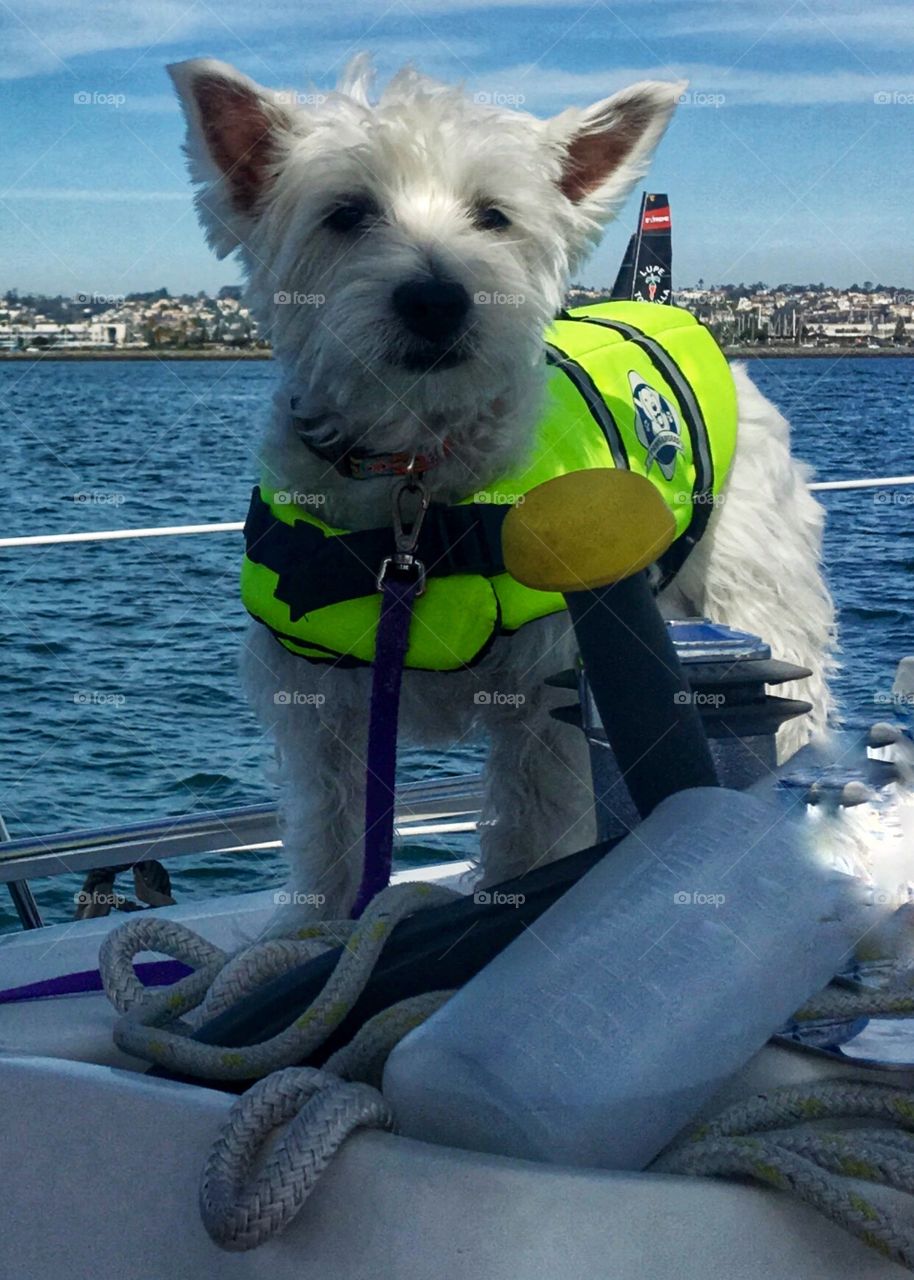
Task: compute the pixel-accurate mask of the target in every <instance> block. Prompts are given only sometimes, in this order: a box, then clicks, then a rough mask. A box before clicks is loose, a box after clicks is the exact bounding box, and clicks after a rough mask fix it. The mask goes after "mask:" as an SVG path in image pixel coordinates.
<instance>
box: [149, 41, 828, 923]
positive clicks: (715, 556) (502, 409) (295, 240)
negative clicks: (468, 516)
mask: <svg viewBox="0 0 914 1280" xmlns="http://www.w3.org/2000/svg"><path fill="white" fill-rule="evenodd" d="M171 72H172V76H173V78H174V81H175V83H176V86H177V89H178V92H179V94H180V97H181V99H182V102H183V104H184V108H185V113H186V116H187V121H188V143H187V152H188V156H189V159H190V168H191V176H192V178H193V180H194V181H195V182H197V183H198V184H199V190H198V195H197V203H198V210H199V214H200V218H201V221H202V224H203V226H204V228H205V230H206V232H207V235H208V238H209V240H210V243H211V244H212V245H213V247H214V249H215V250H216V251H217V253H218V254H219V255H220V256H223V255H225V254H227V253H230V252H232V251H233V250H237V251H238V253H239V255H240V258H241V261H242V263H243V267H244V271H245V274H246V277H247V280H248V297H249V300H250V303H251V305H252V307H253V309H254V310H255V312H256V314H257V316H258V318H259V321H260V324H261V326H262V329H263V331H264V332H265V333H267V334H269V336H270V338H271V340H272V344H273V348H274V351H275V354H276V357H277V360H278V362H279V366H280V371H281V385H280V388H279V390H278V392H277V394H276V397H275V402H274V408H273V413H272V419H271V423H270V427H269V430H268V433H267V438H266V442H265V446H264V451H263V455H262V456H263V467H264V478H265V479H266V480H267V481H268V482H269V483H270V484H271V485H272V486H273V487H274V488H280V489H287V490H290V491H293V492H297V493H307V494H309V495H317V497H316V499H315V500H317V501H319V502H320V503H321V506H320V508H319V510H320V514H321V517H322V518H323V519H325V520H327V521H328V522H329V523H331V524H334V525H337V526H339V527H343V528H350V529H358V528H370V527H373V526H376V525H378V524H380V523H383V522H389V520H390V500H391V486H392V484H393V483H394V481H392V480H388V479H373V480H368V481H361V480H351V479H345V478H343V477H341V476H340V475H339V474H337V472H336V471H334V470H333V468H331V467H330V466H329V465H328V464H327V463H325V462H324V461H322V460H320V459H319V458H318V457H316V456H315V455H314V454H313V453H311V452H310V451H309V450H307V449H306V448H304V447H303V445H302V443H301V441H300V440H299V438H298V436H297V434H296V432H295V430H294V429H293V425H292V420H291V414H290V408H289V405H290V399H291V397H292V396H293V395H294V396H295V397H297V410H296V412H297V413H298V414H299V415H300V416H306V417H313V418H314V419H315V420H317V421H319V422H321V423H323V424H325V428H326V431H327V434H328V438H329V437H331V436H332V437H334V438H341V439H343V440H345V441H346V442H347V443H349V444H353V445H354V444H358V445H359V446H360V447H361V448H363V449H367V450H370V451H372V452H388V451H391V452H393V451H409V452H418V453H425V452H429V451H430V450H433V449H434V448H435V447H436V446H438V445H440V442H441V440H442V439H443V438H444V437H445V436H447V438H448V440H449V442H450V450H449V453H448V455H447V457H446V458H445V459H444V460H443V461H442V462H441V464H440V465H439V466H438V467H436V468H435V469H434V470H433V471H431V472H430V473H429V474H428V477H427V481H428V484H429V487H430V489H431V492H432V497H433V499H437V500H442V501H452V500H455V499H457V498H460V497H464V496H466V495H467V494H468V493H472V492H475V491H477V490H480V489H485V488H486V487H487V486H488V485H490V484H491V483H492V482H493V481H495V480H496V479H497V478H498V477H499V476H500V475H502V474H504V473H505V471H506V470H507V469H508V467H510V466H511V465H513V464H515V463H517V462H518V461H520V460H521V459H522V458H523V457H524V456H525V453H526V452H527V450H528V449H529V447H530V442H531V437H532V431H533V427H534V425H535V423H536V421H537V417H538V414H539V412H540V404H541V400H542V396H543V391H544V378H545V372H544V363H543V358H542V333H543V330H544V328H545V327H546V326H547V324H548V322H549V321H550V319H551V318H552V316H553V315H554V314H555V313H556V312H557V310H558V309H559V308H560V306H561V304H562V299H563V296H564V293H565V290H566V288H567V285H568V281H569V279H570V276H571V273H572V272H573V271H574V270H575V268H576V267H577V266H578V265H579V264H580V262H581V261H582V260H583V258H584V257H585V256H586V254H587V252H588V251H589V250H590V249H591V248H592V246H593V245H594V244H595V242H596V241H597V239H598V237H599V235H600V233H601V231H602V229H603V227H604V226H605V224H606V223H607V222H608V221H609V220H610V219H611V217H612V216H613V214H614V213H615V211H616V210H617V209H618V207H619V205H620V204H621V203H622V201H623V200H624V199H625V197H626V196H627V195H628V193H629V191H630V190H631V188H632V186H633V185H634V184H635V183H636V182H637V181H638V179H639V178H640V177H641V176H642V175H643V173H644V172H645V170H646V168H647V164H648V161H649V158H650V155H651V153H652V151H653V149H654V147H655V145H656V143H657V142H658V141H659V139H660V137H661V136H662V134H663V131H664V129H665V127H666V125H667V123H668V120H669V118H670V116H671V114H672V112H673V109H674V106H675V103H676V100H677V97H678V95H679V94H680V92H681V90H682V87H683V86H682V85H674V84H663V83H655V82H646V83H643V84H639V85H635V86H633V87H632V88H631V89H628V90H626V91H625V92H623V93H621V94H617V95H616V96H615V97H612V98H609V99H606V100H604V101H602V102H598V103H597V104H595V105H594V106H593V107H591V108H589V109H587V110H584V111H582V110H577V109H571V110H568V111H566V112H563V113H562V114H561V115H559V116H558V117H556V118H554V119H552V120H546V121H541V120H538V119H536V118H534V117H533V116H530V115H527V114H524V113H521V112H509V111H502V110H498V109H495V108H492V107H490V106H483V105H480V104H478V103H476V102H474V101H471V100H469V99H468V98H467V97H466V96H464V95H463V93H462V92H461V91H460V90H458V89H454V88H451V87H448V86H444V85H439V84H436V83H434V82H432V81H430V80H427V79H425V78H423V77H422V76H420V75H418V74H417V73H416V72H414V71H412V70H405V71H403V72H401V73H400V74H399V75H397V76H396V77H395V78H394V79H393V80H392V81H391V82H390V84H389V85H388V86H387V87H386V89H385V90H384V91H383V93H382V94H381V96H380V98H379V100H378V101H377V102H376V103H375V104H372V102H371V98H370V90H371V86H370V67H369V64H368V62H367V60H366V59H364V58H359V59H357V60H356V61H355V62H354V63H353V64H352V65H351V67H350V68H349V70H348V71H347V73H346V75H345V76H344V79H343V82H342V83H341V85H340V86H339V88H338V90H337V91H336V92H334V93H331V94H328V95H327V96H326V97H323V98H322V97H321V96H320V95H313V96H312V100H305V101H304V102H303V101H302V96H301V95H294V94H283V93H276V92H272V91H269V90H266V89H262V88H261V87H259V86H258V85H256V84H254V83H253V82H252V81H250V80H248V79H247V77H245V76H243V75H241V74H240V73H239V72H237V71H235V70H234V69H233V68H231V67H228V66H226V65H225V64H222V63H218V62H213V61H210V60H205V59H204V60H197V61H193V62H189V63H182V64H180V65H178V66H176V67H173V68H171ZM354 194H355V195H359V196H360V197H362V198H366V197H367V198H370V200H371V201H372V202H373V205H374V207H375V208H376V210H377V216H376V217H372V218H370V219H369V220H368V222H367V224H366V225H365V226H363V227H360V228H359V229H358V230H357V231H356V232H355V233H352V232H348V233H340V232H339V231H335V230H332V229H330V228H328V227H327V226H325V225H324V219H325V217H326V216H327V212H328V210H329V209H331V208H332V207H333V206H334V203H335V202H339V201H340V200H341V199H345V198H347V197H352V196H353V195H354ZM480 202H481V203H483V204H484V205H486V206H495V207H496V208H498V209H499V210H501V211H502V212H504V213H505V214H506V215H507V216H508V217H509V219H510V226H509V227H507V228H504V229H500V230H499V229H492V228H491V227H490V228H489V229H486V228H485V227H480V226H479V225H477V224H476V223H475V222H474V207H475V206H476V205H478V204H479V203H480ZM429 273H437V274H438V275H440V276H444V277H447V278H449V279H452V280H455V281H458V282H460V283H461V284H463V285H464V287H465V288H466V290H467V291H468V293H469V294H470V295H471V296H473V297H474V298H478V296H479V295H483V296H484V295H489V296H491V295H510V296H511V297H512V298H513V300H514V304H515V305H491V304H488V305H487V304H486V303H484V302H481V301H480V302H478V303H476V304H475V305H474V306H473V309H472V315H471V331H470V333H469V336H468V338H467V340H466V341H467V354H466V358H465V359H464V360H463V362H462V363H458V364H456V365H454V366H453V367H447V368H445V367H439V368H434V367H433V368H431V369H429V370H427V371H425V372H421V373H417V372H416V371H415V369H410V368H407V367H405V366H404V357H405V356H408V354H409V342H410V338H409V335H408V334H406V333H405V332H404V331H403V329H402V326H401V325H400V323H399V320H398V318H397V316H396V315H395V314H394V312H393V309H392V307H391V301H390V299H391V295H392V292H393V290H394V289H395V288H396V287H397V285H399V284H400V283H402V282H404V281H408V280H411V279H413V278H415V277H416V276H419V275H423V274H426V275H427V274H429ZM296 294H297V295H299V297H300V298H304V299H308V298H310V299H312V300H313V299H314V298H315V296H317V297H318V298H322V299H323V302H322V304H321V305H312V304H311V303H309V302H308V301H302V302H299V303H298V304H296V303H295V302H294V301H293V302H292V303H291V304H290V303H289V302H287V301H285V300H284V299H285V297H288V296H289V295H292V296H293V298H294V296H295V295H296ZM277 295H278V300H277ZM734 376H735V378H736V384H737V389H738V396H739V405H740V435H739V443H738V447H737V452H736V459H735V462H734V465H733V470H732V474H731V477H730V480H729V483H728V486H727V490H726V500H725V501H723V502H721V503H720V505H719V506H718V507H716V509H715V511H714V513H713V515H712V517H711V521H710V523H709V527H708V530H707V532H706V534H705V536H704V538H703V539H702V541H701V543H700V544H699V546H698V548H697V549H696V550H695V551H693V553H692V555H691V556H690V558H689V560H688V561H687V563H686V565H685V567H684V568H683V570H682V571H681V572H680V574H679V575H678V577H677V579H676V581H675V582H674V584H673V586H672V587H671V588H670V589H669V590H668V591H667V592H666V593H665V595H664V597H663V601H662V603H663V607H664V609H665V611H666V612H667V613H668V615H670V616H676V615H679V616H683V615H691V614H708V615H710V616H712V617H714V618H716V619H718V620H720V621H722V622H725V623H729V624H732V625H734V626H737V627H742V628H745V629H747V630H749V631H753V632H756V633H758V634H761V635H763V636H764V637H765V638H766V639H767V640H768V642H769V643H770V644H771V646H772V649H773V651H774V653H775V654H776V655H778V656H780V657H782V658H785V659H789V660H791V661H795V662H799V663H802V664H804V665H806V666H808V667H810V668H812V671H813V675H812V678H811V679H810V680H809V681H808V682H806V683H805V684H804V686H803V688H802V690H799V689H798V690H797V691H796V692H797V694H798V696H806V697H809V698H810V699H811V700H812V701H813V703H814V706H815V711H814V716H813V718H812V724H811V726H810V725H809V723H808V722H806V723H805V724H801V725H799V727H797V726H796V722H794V724H795V727H794V728H792V729H790V730H789V731H788V737H789V741H785V742H783V743H782V749H783V750H786V749H792V748H793V747H794V746H796V745H798V737H799V735H802V734H806V733H808V732H809V731H810V728H812V729H813V730H815V729H818V728H821V727H822V725H823V724H824V721H825V718H826V715H827V712H828V710H829V696H828V692H827V675H828V670H829V662H830V659H829V657H828V654H829V649H830V644H831V639H832V626H833V614H832V606H831V601H830V599H829V596H828V592H827V590H826V588H825V585H824V583H823V580H822V577H821V573H820V566H819V556H820V541H821V527H822V512H821V509H820V507H819V506H818V505H817V503H816V502H815V501H814V500H813V499H812V498H811V497H810V495H809V493H808V491H807V489H806V486H805V482H804V480H805V476H804V471H803V469H802V468H801V467H800V466H799V465H798V464H797V463H796V462H795V461H794V460H793V459H792V458H791V456H790V448H789V427H788V424H787V422H786V421H785V420H784V418H783V417H782V416H781V415H780V414H779V413H778V412H777V410H776V409H775V408H774V406H773V405H771V404H770V403H769V402H768V401H767V400H766V399H765V398H764V397H763V396H762V395H761V394H760V392H759V391H758V390H757V389H756V388H755V387H754V386H753V384H752V383H751V381H750V380H749V377H748V376H747V374H746V372H745V370H744V369H743V368H742V367H740V366H737V367H736V368H735V370H734ZM573 656H574V642H573V637H572V635H571V634H570V631H569V627H568V623H567V619H566V618H565V617H564V616H557V617H553V618H549V619H545V620H543V621H540V622H537V623H532V624H529V625H528V626H526V627H524V628H523V629H522V630H521V631H520V632H518V633H517V634H516V635H514V636H512V637H510V638H502V639H499V640H498V641H497V642H496V644H495V645H494V646H493V648H492V650H491V651H490V652H489V654H488V655H487V656H486V657H485V658H484V659H483V661H481V662H480V663H479V664H478V665H477V666H476V667H474V668H472V669H469V670H462V671H458V672H453V673H444V674H438V673H431V672H422V671H409V672H407V673H406V678H405V680H404V691H403V697H402V707H401V734H402V740H403V741H404V742H405V743H408V744H409V745H413V746H426V747H431V746H436V747H448V746H451V745H453V744H454V743H456V742H458V741H460V740H461V739H463V738H464V737H465V736H466V735H467V733H468V732H469V731H470V730H471V729H472V728H473V727H474V726H476V725H481V726H482V727H483V728H484V729H485V730H486V731H487V732H488V734H489V735H490V738H491V744H492V745H491V751H490V757H489V761H488V767H487V775H486V776H487V784H486V801H485V808H484V821H483V824H482V827H481V857H482V865H483V872H484V875H485V877H486V879H487V880H488V881H489V882H497V881H499V880H501V879H504V878H506V877H508V876H509V875H511V874H513V873H516V872H520V871H521V870H523V869H525V868H526V867H528V866H529V865H530V864H531V861H532V860H534V859H536V860H540V861H546V860H549V859H553V858H556V857H559V856H562V855H564V854H566V853H569V852H572V851H574V850H575V849H578V848H581V847H583V846H585V845H586V844H587V843H588V842H590V841H591V839H592V836H593V829H592V823H593V820H592V816H591V795H590V789H589V766H588V760H587V752H586V748H585V743H584V739H583V735H581V734H580V733H579V732H578V731H576V730H574V729H572V728H569V727H567V726H565V725H563V724H560V723H558V722H557V721H555V720H554V719H552V718H551V717H550V715H549V712H550V709H551V708H552V707H554V706H556V705H558V704H560V703H561V702H562V701H567V698H568V695H567V694H565V695H563V694H561V693H557V692H556V691H553V690H549V689H546V688H545V687H544V686H543V683H542V681H543V678H544V677H545V676H548V675H550V674H552V673H554V672H556V671H559V670H561V669H562V668H564V667H567V666H569V665H571V662H572V660H573ZM245 674H246V683H247V687H248V690H249V692H250V696H251V698H252V701H253V704H254V707H255V709H256V711H257V713H258V714H259V716H260V718H261V720H262V722H263V723H264V724H265V725H266V726H268V727H269V728H270V729H271V730H272V731H273V734H274V737H275V742H276V746H277V752H278V758H279V763H280V769H281V773H282V779H283V786H284V801H283V821H284V844H285V849H286V853H287V856H288V858H289V861H290V863H291V869H292V885H291V887H292V888H293V889H295V890H296V891H298V892H299V893H300V894H304V895H315V894H317V895H322V896H323V898H324V903H323V908H322V910H323V912H324V913H325V914H330V915H335V914H342V913H344V912H345V911H346V909H347V908H348V906H349V904H350V903H351V900H352V898H353V896H354V893H355V889H356V887H357V883H358V879H359V875H360V869H361V855H362V821H363V796H364V770H365V763H364V762H365V752H366V736H367V708H368V704H369V690H370V671H369V670H368V669H367V668H362V669H351V668H349V669H341V668H338V667H335V666H333V665H330V664H323V663H321V664H312V663H309V662H307V661H305V660H303V659H300V658H296V657H294V656H292V655H291V654H290V653H288V652H287V651H286V650H285V649H284V648H282V647H281V646H280V645H279V644H278V643H277V642H276V641H275V640H274V639H273V637H272V636H271V635H270V634H269V633H268V632H267V631H266V630H265V629H264V628H263V627H261V626H259V625H258V624H254V625H253V627H252V629H251V632H250V636H249V639H248V643H247V646H246V654H245ZM480 691H484V692H488V693H490V694H494V693H496V692H497V693H499V694H502V695H504V694H507V695H510V698H509V700H508V701H505V700H500V699H498V698H494V697H493V698H492V699H491V700H490V701H489V702H487V703H482V704H481V703H480V701H479V699H478V698H477V697H476V695H477V694H478V693H479V692H480ZM280 692H281V693H285V694H288V695H290V696H289V697H288V698H286V699H285V700H282V699H281V700H280V701H279V702H278V701H277V699H276V695H277V693H280ZM786 692H787V693H788V694H790V693H791V692H793V691H792V690H791V689H789V688H788V689H787V690H786ZM315 694H320V695H322V698H314V697H313V695H315ZM295 695H299V696H295ZM307 695H312V696H311V697H308V696H307ZM317 704H319V705H317ZM782 732H783V731H782Z"/></svg>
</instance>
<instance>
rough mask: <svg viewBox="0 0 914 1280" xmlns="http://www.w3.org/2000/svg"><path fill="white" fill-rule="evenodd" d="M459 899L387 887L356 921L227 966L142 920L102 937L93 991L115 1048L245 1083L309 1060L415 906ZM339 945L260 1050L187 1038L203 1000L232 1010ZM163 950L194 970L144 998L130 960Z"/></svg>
mask: <svg viewBox="0 0 914 1280" xmlns="http://www.w3.org/2000/svg"><path fill="white" fill-rule="evenodd" d="M455 897H459V895H458V894H456V893H455V892H454V891H453V890H451V889H445V888H442V887H441V886H439V885H431V884H424V883H410V884H403V885H393V886H391V887H389V888H387V889H385V890H384V892H383V893H380V894H378V896H377V897H376V898H375V899H374V900H373V901H372V902H371V904H370V906H369V907H368V909H367V910H366V911H365V913H364V914H363V915H362V917H361V919H359V920H357V921H350V920H342V921H341V920H331V921H319V922H317V923H315V924H313V925H309V926H307V927H306V928H303V929H299V930H297V931H296V933H295V934H294V935H292V936H289V937H287V938H282V939H270V940H268V941H266V942H260V943H254V944H253V945H252V946H250V947H246V948H245V949H244V950H243V951H241V952H239V954H238V955H236V956H234V957H232V958H231V959H228V958H227V957H226V954H225V952H223V951H221V950H220V949H219V948H218V947H213V946H212V944H210V943H208V942H206V941H205V940H204V939H202V938H200V937H199V936H198V935H196V934H194V933H192V931H191V930H189V929H186V928H185V927H184V926H183V925H179V924H177V923H175V922H174V921H162V920H155V919H152V920H150V919H149V918H148V917H145V916H144V917H142V918H141V919H138V920H136V921H134V920H131V921H128V922H127V924H125V925H122V926H121V928H120V929H118V930H116V931H115V932H114V933H113V934H111V935H109V937H108V939H107V940H106V942H105V944H104V945H103V947H102V949H101V953H100V955H99V969H100V972H101V975H102V983H103V985H104V988H105V991H106V992H107V994H108V996H109V998H110V999H111V1001H112V1003H113V1004H114V1005H115V1007H116V1008H117V1009H119V1010H120V1011H121V1012H122V1017H121V1018H120V1019H119V1020H118V1021H117V1023H116V1024H115V1027H114V1040H115V1043H116V1044H117V1045H118V1047H119V1048H121V1049H123V1051H124V1052H125V1053H129V1054H132V1055H133V1056H134V1057H138V1058H143V1059H145V1060H146V1061H149V1062H155V1063H157V1064H158V1065H159V1066H163V1067H165V1068H167V1069H168V1070H169V1071H174V1072H179V1073H180V1074H182V1075H191V1076H200V1077H203V1078H205V1079H208V1080H251V1079H258V1078H259V1077H261V1076H265V1075H268V1074H269V1073H270V1072H271V1071H276V1070H278V1069H279V1068H281V1067H287V1066H291V1065H293V1064H295V1063H298V1062H301V1061H302V1060H303V1059H305V1058H308V1057H310V1055H311V1054H312V1053H314V1052H315V1050H316V1049H318V1048H319V1047H320V1045H321V1044H323V1042H324V1041H325V1040H326V1039H327V1037H328V1036H329V1035H330V1034H331V1032H333V1031H334V1030H335V1029H336V1028H337V1027H338V1026H339V1025H340V1023H341V1022H342V1021H343V1019H344V1018H345V1017H346V1016H347V1014H348V1013H349V1011H350V1010H351V1009H352V1007H353V1005H354V1004H355V1002H356V1000H358V998H359V996H360V995H361V994H362V991H363V990H364V989H365V986H366V985H367V983H368V980H369V978H370V977H371V973H372V970H373V969H374V966H375V963H376V961H377V959H378V956H379V955H380V953H381V951H382V949H383V947H384V945H385V943H386V942H387V939H388V938H389V937H390V935H391V933H392V932H393V930H394V928H395V927H396V926H397V925H398V924H399V923H400V921H401V920H402V919H404V918H405V917H406V916H408V915H411V914H412V913H413V912H414V911H416V910H418V909H419V908H420V907H428V906H439V905H441V904H443V903H445V902H451V901H453V900H454V898H455ZM340 943H342V944H343V951H342V954H341V955H340V958H339V960H338V961H337V964H336V966H335V968H334V970H333V972H332V974H331V975H330V977H329V979H328V981H327V984H326V986H325V987H324V988H323V990H322V991H321V992H320V994H319V995H318V996H317V997H316V999H315V1000H314V1001H313V1003H312V1004H311V1005H310V1006H309V1007H308V1008H307V1009H305V1010H304V1012H303V1013H301V1014H299V1015H298V1017H297V1018H295V1020H294V1021H293V1022H291V1023H290V1025H289V1026H288V1027H286V1028H285V1029H284V1030H282V1031H280V1032H278V1033H277V1034H276V1035H275V1036H273V1037H271V1038H270V1039H269V1040H265V1041H262V1042H261V1043H260V1044H255V1045H244V1046H241V1047H238V1048H233V1047H229V1046H226V1045H211V1044H202V1043H200V1042H199V1041H196V1040H191V1039H189V1036H188V1032H189V1030H190V1028H189V1027H188V1026H187V1024H186V1023H184V1022H182V1021H181V1018H182V1015H184V1014H186V1013H188V1012H189V1011H190V1010H191V1009H194V1008H196V1007H197V1006H198V1005H202V1004H204V1002H208V1008H209V1011H212V1010H213V1009H222V1008H225V1007H227V1006H228V1005H231V1004H235V1003H236V1002H237V1001H239V1000H241V999H242V998H243V997H244V996H246V995H247V994H248V993H249V992H251V991H253V990H255V989H256V988H257V987H258V986H260V985H261V984H262V983H263V982H266V981H268V980H269V979H270V978H273V977H275V976H276V975H277V974H278V973H283V972H286V971H287V970H289V969H290V968H292V967H294V966H295V965H297V964H300V963H301V962H302V961H304V960H308V959H310V958H312V956H313V955H314V953H315V947H316V945H319V946H320V947H321V949H323V948H324V947H330V946H336V945H339V944H340ZM150 949H153V950H158V951H164V952H165V954H167V955H172V956H173V957H174V958H175V959H179V960H183V961H184V962H185V963H191V964H193V963H199V964H200V965H201V968H199V969H198V970H197V972H195V973H192V974H190V975H189V976H188V977H186V978H182V979H181V980H180V981H179V982H176V983H175V984H174V985H173V986H171V987H165V988H163V989H161V990H156V991H153V990H149V989H148V988H145V987H143V986H142V985H141V984H140V983H139V981H138V980H137V978H136V975H135V973H134V972H133V963H132V962H133V957H134V956H135V955H136V954H137V953H138V952H140V951H145V950H150Z"/></svg>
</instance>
